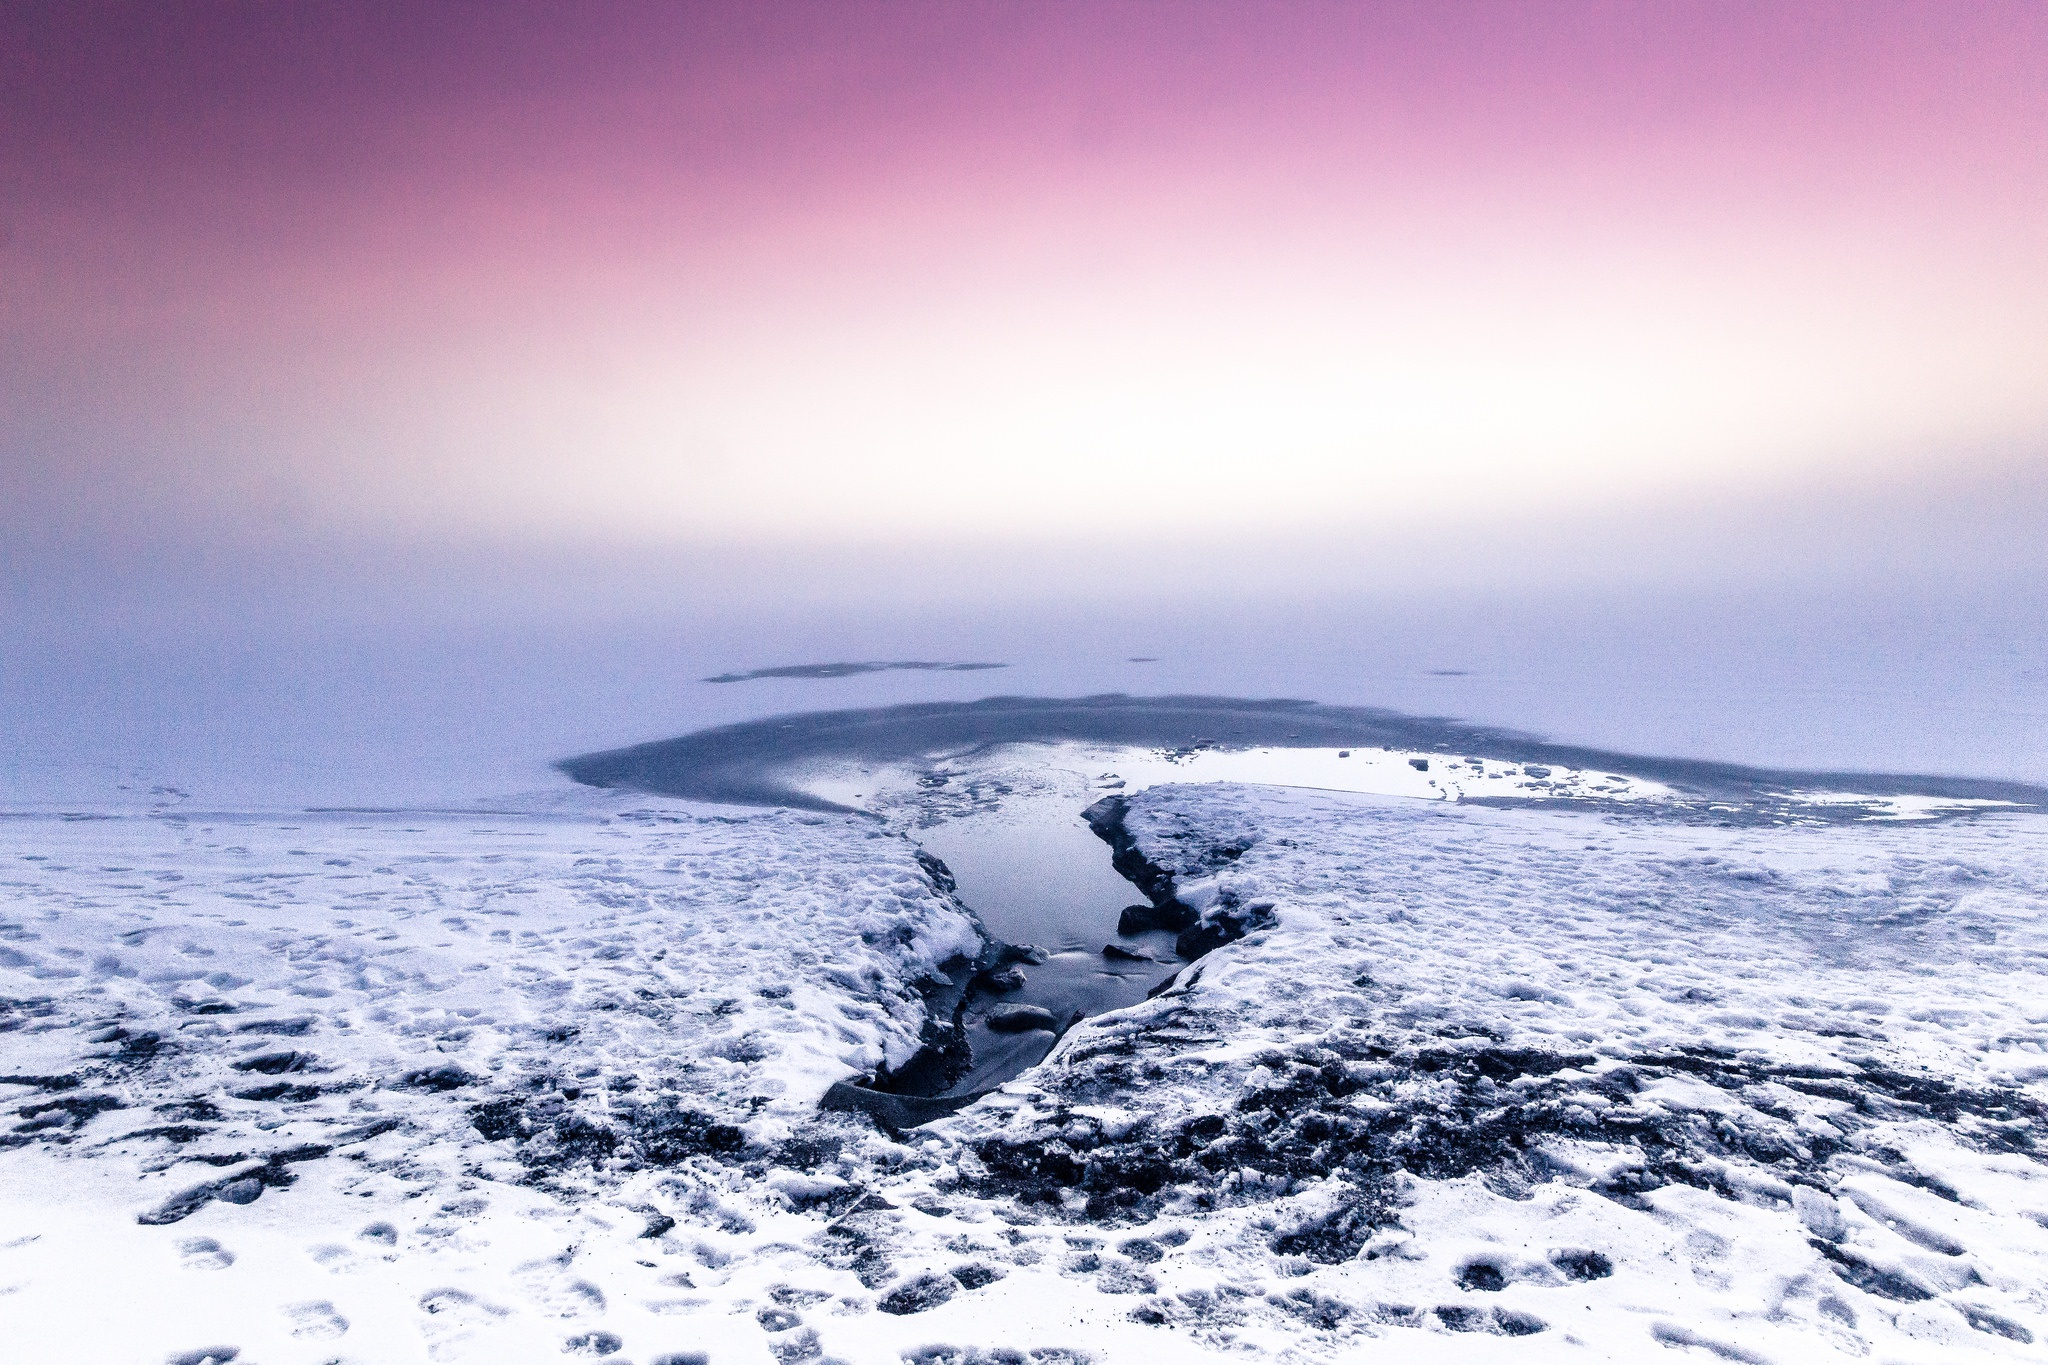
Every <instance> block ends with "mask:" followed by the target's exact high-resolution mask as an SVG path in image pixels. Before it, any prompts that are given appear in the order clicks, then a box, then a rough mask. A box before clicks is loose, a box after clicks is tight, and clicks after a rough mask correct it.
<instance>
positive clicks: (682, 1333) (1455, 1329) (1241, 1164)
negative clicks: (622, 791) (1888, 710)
mask: <svg viewBox="0 0 2048 1365" xmlns="http://www.w3.org/2000/svg"><path fill="white" fill-rule="evenodd" d="M641 804H642V805H644V804H645V803H641ZM1127 827H1128V829H1129V830H1130V832H1131V833H1133V834H1134V835H1135V836H1136V839H1137V843H1138V846H1139V848H1140V850H1141V851H1142V852H1143V853H1144V855H1145V856H1146V857H1147V858H1148V859H1149V860H1150V861H1152V862H1153V863H1154V864H1156V865H1157V866H1159V867H1161V868H1163V869H1165V870H1167V871H1168V872H1170V873H1171V874H1172V875H1173V877H1174V879H1175V884H1176V887H1177V889H1178V891H1179V894H1180V895H1181V897H1182V899H1183V900H1185V901H1186V902H1187V903H1189V904H1191V905H1195V906H1197V907H1198V908H1200V909H1202V910H1203V912H1204V913H1205V914H1206V915H1208V916H1209V917H1210V918H1212V919H1217V920H1227V921H1228V922H1230V923H1231V924H1233V925H1236V926H1239V927H1241V928H1243V929H1244V930H1245V931H1246V934H1245V936H1244V937H1242V938H1239V939H1238V940H1237V941H1235V942H1231V943H1228V944H1226V945H1225V946H1223V947H1221V948H1219V949H1217V950H1216V951H1214V952H1212V953H1210V954H1209V955H1208V956H1206V957H1204V958H1202V959H1201V960H1200V961H1198V962H1196V963H1194V964H1191V965H1190V966H1188V967H1186V968H1184V969H1183V970H1182V971H1181V972H1180V974H1179V976H1178V977H1177V978H1176V979H1175V981H1174V984H1173V985H1172V987H1171V988H1170V989H1168V990H1166V991H1165V992H1163V993H1162V994H1161V995H1159V996H1158V997H1157V998H1155V999H1153V1000H1151V1001H1148V1002H1146V1003H1144V1004H1141V1005H1138V1006H1135V1007H1133V1008H1130V1009H1127V1010H1123V1011H1119V1012H1117V1013H1114V1014H1108V1015H1102V1016H1098V1017H1097V1018H1095V1019H1093V1020H1090V1021H1088V1022H1087V1023H1085V1024H1083V1025H1081V1026H1079V1027H1077V1028H1076V1029H1074V1030H1073V1031H1072V1032H1070V1033H1069V1034H1068V1035H1067V1036H1066V1037H1065V1038H1064V1039H1063V1040H1062V1042H1061V1043H1060V1045H1059V1046H1058V1047H1057V1048H1056V1049H1055V1051H1054V1052H1053V1054H1052V1056H1051V1058H1050V1059H1049V1060H1048V1061H1047V1062H1046V1063H1045V1064H1043V1065H1042V1066H1040V1067H1039V1068H1037V1069H1036V1070H1035V1071H1033V1072H1031V1073H1029V1074H1028V1075H1027V1076H1026V1077H1024V1078H1023V1079H1022V1080H1020V1081H1018V1082H1015V1083H1012V1084H1011V1085H1010V1086H1008V1087H1006V1088H1005V1090H1004V1091H1003V1092H1001V1093H999V1094H996V1095H993V1096H990V1097H989V1098H987V1099H985V1100H983V1101H982V1102H981V1103H979V1104H977V1105H975V1106H973V1107H972V1108H970V1109H968V1110H965V1111H963V1112H962V1113H961V1114H959V1115H957V1116H955V1117H953V1118H951V1119H948V1120H945V1121H943V1122H941V1123H939V1124H935V1125H932V1126H930V1127H927V1128H924V1129H919V1130H913V1131H911V1132H909V1133H908V1134H905V1135H902V1137H901V1138H900V1139H899V1138H897V1137H893V1136H891V1135H889V1134H886V1133H884V1132H881V1131H879V1130H877V1129H876V1128H875V1127H874V1125H873V1124H872V1123H871V1122H870V1121H869V1120H867V1119H866V1118H864V1117H860V1116H853V1115H843V1114H835V1113H819V1112H818V1111H817V1109H816V1103H817V1100H818V1098H819V1097H820V1095H821V1094H822V1093H823V1091H824V1090H825V1088H826V1087H827V1086H828V1085H829V1084H830V1083H831V1082H833V1081H835V1080H839V1079H844V1078H846V1077H848V1076H851V1075H856V1074H860V1073H864V1072H867V1071H870V1070H872V1069H873V1068H874V1067H875V1066H876V1065H877V1064H878V1063H880V1062H882V1061H883V1060H885V1059H886V1060H888V1061H890V1062H891V1063H898V1062H901V1061H902V1060H904V1059H905V1058H907V1057H908V1056H909V1055H910V1053H911V1051H912V1050H913V1049H914V1048H915V1047H916V1045H917V1042H918V1038H919V1031H920V1029H921V1028H922V1026H923V1023H924V1018H923V1011H922V1007H921V1003H920V1000H919V998H918V996H917V991H916V987H917V985H918V983H919V981H920V980H922V979H924V978H926V977H927V976H928V975H929V974H930V973H931V972H933V971H934V970H935V969H936V968H937V967H938V966H939V965H940V964H941V963H942V962H944V961H945V960H946V959H948V958H949V957H951V956H953V955H954V954H956V953H963V952H972V951H974V950H975V949H976V948H977V947H978V946H979V939H978V933H977V929H976V926H975V924H974V923H973V921H972V919H971V917H970V916H969V915H968V914H966V913H965V912H964V911H963V909H962V908H961V907H960V906H958V905H957V904H956V903H955V902H953V901H951V900H950V899H949V898H947V897H946V896H945V895H943V894H942V893H940V892H939V891H938V890H937V889H936V888H935V887H934V885H933V883H932V880H931V878H930V877H929V875H928V874H927V872H926V871H925V869H924V868H922V867H921V866H920V864H919V862H918V860H917V857H916V851H915V848H914V846H913V845H912V844H911V843H909V842H908V841H907V840H905V839H903V838H900V837H895V836H891V835H887V834H884V833H883V832H882V831H881V830H880V829H879V828H878V826H877V825H876V823H875V822H872V821H869V820H865V819H860V818H856V817H836V816H835V817H819V816H814V815H798V814H791V813H786V812H762V813H750V814H746V815H743V816H734V815H724V814H715V813H712V812H710V811H708V810H706V809H704V808H698V809H695V810H692V809H690V808H685V807H682V806H679V805H664V806H661V807H658V808H655V809H633V808H631V807H630V806H629V805H628V803H626V802H623V801H619V800H616V799H613V798H608V797H597V796H593V797H591V798H590V799H589V800H588V801H587V802H583V803H581V804H578V803H569V804H566V805H563V806H561V807H560V808H557V809H544V808H541V807H539V806H536V807H535V808H533V809H532V810H529V811H526V812H523V813H514V814H504V815H477V814H467V815H463V814H455V815H450V814H422V813H400V814H330V815H322V816H293V817H290V818H279V817H276V816H271V817H256V816H247V817H243V816H225V815H222V816H204V815H198V814H191V815H183V816H177V815H154V816H152V815H142V814H131V815H127V816H123V817H120V818H110V819H93V820H82V819H69V820H67V819H60V818H56V817H34V818H29V817H22V818H13V819H9V820H7V821H6V822H4V824H0V841H4V843H0V854H4V859H5V861H4V863H0V868H4V871H0V1073H4V1077H5V1083H4V1084H0V1120H4V1121H0V1140H4V1141H5V1142H6V1143H7V1144H8V1145H7V1147H6V1148H5V1149H4V1150H0V1320H4V1322H5V1331H6V1335H7V1339H8V1341H9V1342H10V1343H11V1346H10V1349H11V1350H13V1351H16V1352H19V1353H20V1355H21V1357H22V1358H24V1359H52V1360H56V1359H71V1360H80V1361H87V1360H90V1361H108V1362H119V1361H129V1360H133V1361H138V1362H156V1361H165V1360H188V1361H193V1362H198V1361H203V1360H205V1359H207V1358H208V1357H209V1355H211V1358H213V1359H215V1360H228V1359H234V1360H236V1361H238V1362H271V1363H273V1365H274V1363H275V1362H327V1361H355V1362H392V1361H411V1360H434V1361H468V1360H479V1361H481V1360H489V1361H529V1360H530V1361H540V1360H564V1359H580V1358H602V1359H607V1360H611V1361H614V1362H621V1361H631V1362H637V1365H650V1362H662V1361H666V1362H670V1365H675V1362H679V1361H689V1360H700V1359H702V1360H709V1361H716V1362H770V1361H803V1360H820V1361H823V1360H833V1359H836V1360H841V1361H848V1362H894V1361H898V1360H904V1359H911V1360H920V1361H941V1360H950V1361H962V1362H964V1361H968V1360H987V1361H995V1360H1019V1361H1031V1362H1039V1363H1041V1365H1052V1363H1054V1362H1060V1361H1075V1360H1088V1359H1092V1360H1097V1361H1124V1360H1130V1361H1141V1360H1143V1361H1150V1360H1166V1359H1171V1360H1197V1359H1231V1360H1245V1359H1265V1358H1271V1359H1276V1360H1300V1361H1311V1360H1352V1359H1374V1358H1382V1357H1383V1358H1386V1359H1399V1360H1438V1359H1442V1360H1468V1359H1470V1360H1515V1361H1532V1362H1533V1361H1544V1360H1551V1359H1588V1360H1630V1361H1635V1360H1644V1359H1665V1358H1668V1359H1671V1360H1673V1361H1679V1360H1684V1359H1698V1360H1706V1361H1711V1360H1716V1359H1724V1360H1737V1361H1752V1360H1766V1361H1776V1362H1796V1361H1808V1360H1815V1359H1832V1358H1835V1357H1836V1356H1838V1355H1839V1356H1840V1357H1842V1358H1845V1359H1873V1360H1901V1361H1907V1360H1910V1361H1929V1362H1933V1361H1956V1360H1969V1359H1978V1358H1982V1359H2038V1358H2040V1356H2041V1354H2042V1346H2041V1345H2040V1338H2041V1335H2042V1333H2043V1332H2044V1331H2048V1290H2044V1289H2043V1286H2044V1285H2048V1165H2044V1164H2043V1163H2042V1161H2041V1160H2040V1158H2039V1157H2038V1156H2037V1155H2036V1153H2037V1151H2039V1150H2041V1148H2040V1144H2041V1143H2043V1142H2044V1141H2048V1127H2044V1123H2043V1114H2044V1110H2043V1108H2042V1102H2043V1100H2044V1098H2048V1092H2044V1089H2043V1085H2042V1081H2043V1078H2044V1077H2048V1051H2044V1044H2048V991H2044V990H2043V989H2042V987H2043V985H2044V979H2043V968H2044V964H2048V956H2044V955H2048V927H2044V922H2043V920H2044V911H2048V821H2044V820H2043V819H2042V818H2041V817H2039V816H2032V815H1985V816H1979V817H1972V818H1970V819H1968V820H1960V821H1958V820H1950V821H1936V822H1926V823H1913V824H1898V823H1877V822H1866V823H1858V824H1826V825H1792V826H1780V827H1771V826H1764V825H1753V826H1749V827H1744V828H1725V827H1720V826H1715V825H1710V824H1701V823H1687V822H1680V821H1677V820H1672V819H1669V818H1649V817H1645V816H1643V815H1641V814H1640V813H1636V812H1632V811H1630V810H1627V809H1623V808H1621V807H1618V806H1617V807H1616V808H1615V809H1614V810H1612V811H1610V812H1605V813H1602V812H1595V811H1585V810H1573V811H1545V810H1532V809H1485V808H1477V807H1470V806H1458V805H1448V804H1445V803H1442V802H1419V801H1412V800H1403V799H1399V798H1393V797H1373V796H1357V795H1342V794H1332V793H1304V792H1294V791H1285V790H1279V789H1274V788H1255V787H1242V786H1230V785H1202V786H1180V787H1161V788H1154V789H1152V790H1150V791H1146V792H1143V793H1141V794H1139V795H1137V796H1135V797H1133V798H1131V808H1130V812H1129V815H1128V818H1127ZM1104 856H1105V858H1106V857H1107V850H1106V849H1105V853H1104ZM1107 928H1108V926H1105V932H1106V931H1107ZM1667 1352H1670V1354H1669V1355H1668V1356H1667V1354H1666V1353H1667Z"/></svg>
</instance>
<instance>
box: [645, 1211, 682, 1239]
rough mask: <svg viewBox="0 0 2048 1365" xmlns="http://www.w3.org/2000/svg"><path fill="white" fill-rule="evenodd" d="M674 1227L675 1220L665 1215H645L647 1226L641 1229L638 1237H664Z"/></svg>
mask: <svg viewBox="0 0 2048 1365" xmlns="http://www.w3.org/2000/svg"><path fill="white" fill-rule="evenodd" d="M675 1225H676V1220H675V1219H673V1218H671V1217H669V1216H668V1215H667V1214H665V1213H650V1214H648V1215H647V1226H646V1227H645V1228H642V1229H641V1231H640V1235H641V1236H642V1237H665V1236H667V1235H668V1233H669V1231H670V1230H671V1229H673V1228H674V1227H675Z"/></svg>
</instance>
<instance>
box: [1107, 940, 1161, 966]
mask: <svg viewBox="0 0 2048 1365" xmlns="http://www.w3.org/2000/svg"><path fill="white" fill-rule="evenodd" d="M1102 955H1103V956H1104V957H1106V958H1108V959H1109V960H1110V961H1111V962H1150V961H1151V960H1152V958H1151V956H1150V955H1149V954H1147V953H1137V952H1132V951H1131V950H1130V949H1129V948H1126V947H1124V946H1123V945H1122V944H1120V943H1105V944H1103V945H1102Z"/></svg>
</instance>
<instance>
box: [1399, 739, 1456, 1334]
mask: <svg viewBox="0 0 2048 1365" xmlns="http://www.w3.org/2000/svg"><path fill="white" fill-rule="evenodd" d="M1408 766H1409V767H1411V768H1413V769H1415V771H1416V772H1419V773H1426V772H1428V771H1429V760H1428V759H1426V758H1411V759H1409V760H1408ZM1437 1311H1438V1312H1439V1313H1441V1312H1442V1311H1443V1310H1442V1309H1438V1310H1437ZM1453 1330H1454V1331H1455V1330H1459V1329H1455V1328H1454V1329H1453Z"/></svg>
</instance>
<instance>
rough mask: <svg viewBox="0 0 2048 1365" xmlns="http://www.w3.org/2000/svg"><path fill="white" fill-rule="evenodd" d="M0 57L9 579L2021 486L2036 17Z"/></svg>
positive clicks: (878, 35)
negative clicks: (444, 555) (256, 540)
mask: <svg viewBox="0 0 2048 1365" xmlns="http://www.w3.org/2000/svg"><path fill="white" fill-rule="evenodd" d="M0 54H4V55H0V63H4V65H5V70H4V77H5V82H4V94H0V100H4V118H5V129H6V134H5V136H4V137H0V183H4V185H5V189H4V190H0V194H4V196H5V198H4V199H0V215H4V217H0V309H4V321H0V366H4V371H0V460H4V462H5V465H6V466H7V472H6V473H5V475H4V476H0V478H4V481H0V493H7V494H9V497H8V501H9V503H10V504H11V505H12V507H13V509H14V511H13V513H12V515H13V516H14V517H16V518H17V519H18V521H19V523H20V524H22V525H27V524H49V523H65V524H70V523H76V524H79V525H102V526H115V527H132V526H133V525H135V524H137V523H139V522H143V521H148V522H152V523H157V524H160V525H163V526H168V527H170V528H171V529H172V530H173V531H175V530H176V529H177V528H179V527H184V528H187V529H189V530H192V531H194V532H195V533H216V532H218V531H221V530H223V529H226V530H231V531H235V532H238V533H247V534H250V535H263V534H267V533H268V530H269V528H270V527H271V526H272V524H273V523H275V522H277V521H278V520H279V519H283V520H284V521H285V522H286V523H288V524H289V525H290V526H291V527H292V528H294V530H295V533H299V534H307V535H318V536H335V537H340V538H343V539H346V538H348V537H350V536H354V535H363V534H376V535H398V536H401V537H413V538H422V539H432V538H435V537H458V538H459V537H465V536H473V537H482V538H487V539H488V538H494V537H495V538H504V537H512V538H515V539H534V538H557V539H560V538H567V539H571V540H573V539H576V538H578V537H585V538H617V537H624V538H627V539H633V540H639V541H644V542H646V543H650V544H694V543H705V542H717V541H733V542H744V543H758V544H774V543H782V542H787V541H791V540H803V541H816V540H819V539H827V540H839V541H846V542H860V541H864V540H877V541H882V542H887V541H888V540H889V539H890V538H892V537H897V536H903V535H908V534H913V533H916V534H929V533H930V531H931V528H933V527H940V528H945V532H946V533H950V534H958V535H960V536H963V537H990V538H995V539H1003V540H1009V541H1017V542H1025V541H1030V540H1033V539H1034V538H1046V537H1062V536H1068V537H1071V536H1083V537H1086V536H1102V535H1117V534H1124V533H1126V531H1127V529H1128V526H1127V521H1128V515H1129V514H1128V509H1129V508H1130V507H1131V506H1132V505H1134V503H1142V505H1144V506H1145V507H1147V508H1148V509H1150V518H1151V520H1152V521H1154V522H1155V523H1158V522H1165V523H1168V524H1170V525H1172V526H1174V527H1176V528H1183V529H1185V530H1186V532H1187V533H1189V534H1210V533H1214V532H1216V531H1218V530H1220V529H1227V528H1238V529H1245V530H1248V531H1256V532H1262V533H1268V534H1270V533H1287V532H1290V531H1293V530H1296V529H1307V530H1315V531H1326V530H1329V529H1331V528H1343V527H1353V526H1355V527H1360V528H1374V527H1386V526H1391V525H1396V524H1400V525H1414V524H1422V525H1427V524H1429V523H1430V521H1431V519H1433V518H1444V517H1451V516H1461V517H1478V518H1480V519H1482V520H1484V519H1486V518H1496V519H1517V518H1520V519H1526V518H1529V517H1532V516H1533V517H1537V518H1544V517H1549V518H1556V519H1570V518H1572V517H1576V516H1581V515H1586V514H1596V513H1597V514H1632V513H1634V512H1637V511H1642V510H1644V509H1653V510H1654V509H1667V510H1668V509H1670V508H1673V507H1682V506H1685V505H1688V504H1690V503H1695V502H1698V501H1700V500H1719V501H1721V502H1724V503H1726V502H1734V503H1741V502H1743V501H1745V500H1757V501H1763V502H1770V501H1773V500H1784V499H1789V498H1796V497H1799V496H1803V495H1805V494H1804V492H1803V491H1802V490H1811V489H1812V488H1815V487H1823V486H1833V485H1835V484H1838V483H1840V482H1841V481H1842V480H1843V479H1845V478H1847V479H1850V480H1852V481H1854V482H1857V483H1859V484H1868V485H1870V486H1872V487H1877V486H1880V485H1881V486H1883V487H1885V488H1898V489H1904V490H1908V494H1910V492H1911V490H1914V489H1936V490H1938V489H1939V488H1940V487H1941V486H1942V485H1943V482H1944V480H1947V479H1949V478H1950V476H1951V475H1952V474H1953V472H1954V471H1956V470H1957V469H1958V468H1959V467H1961V466H1967V467H1968V468H1969V469H1970V470H1972V471H1973V472H1972V473H1971V476H1970V477H1971V478H1972V479H1973V480H1975V481H1976V482H1975V483H1973V484H1972V487H1973V488H1977V489H1979V490H1980V492H1978V493H1972V494H1971V495H1970V496H1973V497H1974V496H1990V497H1996V496H1998V494H1997V492H1996V490H1997V489H1998V488H1999V487H2001V486H2002V485H2001V484H2000V480H2001V479H2002V478H2005V477H2006V475H2007V474H2008V473H2010V474H2012V475H2013V477H2016V478H2020V479H2022V480H2023V481H2024V480H2025V479H2026V478H2030V477H2032V475H2034V474H2036V473H2038V471H2039V470H2040V468H2041V462H2042V456H2043V451H2044V450H2048V445H2044V437H2048V385H2044V384H2043V383H2042V382H2041V376H2042V375H2044V374H2048V80H2044V79H2043V76H2042V73H2043V72H2044V71H2048V10H2044V9H2043V8H2042V7H2040V6H2038V5H2031V4H2026V5H1997V4H1979V5H1970V6H1954V5H1934V4H1928V5H1894V4H1869V3H1863V4H1844V5H1799V6H1786V5H1738V4H1713V3H1706V4H1684V5H1680V4H1669V5H1665V4H1630V5H1556V6H1553V5H1484V4H1481V5H1467V6H1456V5H1443V4H1426V5H1412V6H1399V5H1390V6H1377V7H1365V6H1355V5H1277V4H1276V5H1263V6H1262V5H1242V4H1238V5H1195V4H1145V5H1133V6H1113V5H1112V6H1092V7H1088V8H1086V9H1084V8H1083V7H1080V6H1034V5H1022V4H1015V5H1008V4H1006V5H990V4H981V5H976V4H933V5H919V4H909V3H899V4H889V5H882V6H857V5H847V4H830V5H827V4H819V5H780V6H762V5H758V4H732V5H697V6H689V7H683V6H676V5H666V4H664V5H647V6H627V5H600V6H589V7H540V6H535V7H531V8H527V9H518V8H515V7H509V6H470V5H454V4H450V5H444V6H437V7H422V6H414V5H388V6H342V5H327V6H275V5H247V6H231V5H219V4H209V5H161V6H153V7H140V6H132V5H108V6H102V7H90V6H82V5H75V4H66V5H47V6H15V7H11V8H10V9H9V10H8V11H7V13H6V15H5V16H4V17H0ZM1986 487H1988V488H1991V489H1992V490H1993V492H1992V493H1990V494H1982V493H1981V489H1982V488H1986ZM1219 490H1228V495H1227V496H1219ZM1084 492H1086V493H1091V494H1092V496H1079V494H1081V493H1084ZM8 515H9V514H8V513H0V530H4V529H5V526H6V518H7V517H8Z"/></svg>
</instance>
